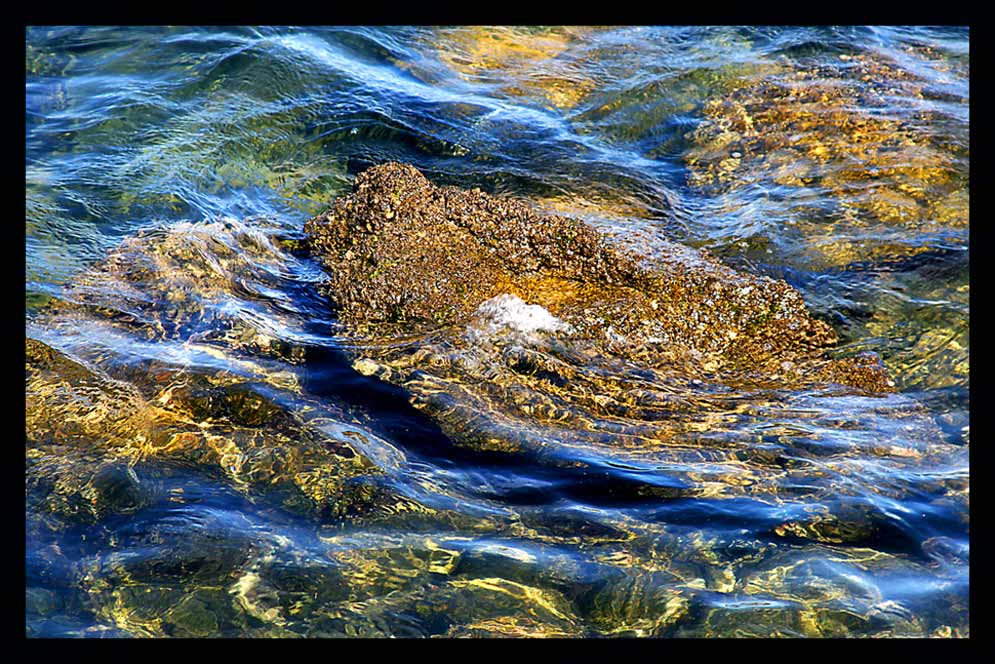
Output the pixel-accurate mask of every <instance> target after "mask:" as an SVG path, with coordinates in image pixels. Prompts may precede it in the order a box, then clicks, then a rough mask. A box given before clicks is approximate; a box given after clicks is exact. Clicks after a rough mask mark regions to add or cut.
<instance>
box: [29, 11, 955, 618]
mask: <svg viewBox="0 0 995 664" xmlns="http://www.w3.org/2000/svg"><path fill="white" fill-rule="evenodd" d="M25 62H26V102H27V107H26V147H27V161H26V168H25V186H26V201H27V206H26V219H25V223H26V247H25V251H26V259H27V272H26V275H25V291H26V316H27V321H26V336H27V337H28V338H29V339H34V340H37V341H40V342H42V343H44V344H45V345H47V346H48V347H49V348H51V349H55V350H56V351H58V352H59V353H61V355H59V354H55V355H47V354H46V353H47V352H48V351H46V350H44V347H41V346H31V347H29V352H34V353H35V357H36V358H37V357H42V358H43V359H41V360H37V361H34V363H33V364H32V363H31V362H29V367H28V371H27V374H26V390H27V408H28V430H27V432H26V433H27V447H26V475H27V482H26V511H25V521H26V536H27V538H26V561H25V563H26V579H27V588H26V598H27V614H26V630H27V633H28V635H30V636H213V635H223V636H295V635H305V636H364V635H368V636H387V635H396V636H497V635H527V636H597V635H622V636H637V635H640V636H641V635H655V636H769V635H784V636H889V635H895V636H902V635H913V636H919V635H931V636H964V635H967V634H968V633H969V626H968V621H969V613H968V588H969V576H968V564H969V556H970V545H969V538H968V527H969V518H968V505H969V464H968V449H969V448H968V445H969V430H970V428H969V415H968V406H969V378H968V366H969V338H968V321H969V302H968V299H969V279H968V256H967V254H968V251H967V249H968V242H969V229H968V189H967V179H968V172H969V153H968V136H969V131H968V129H969V115H968V102H969V97H968V77H969V60H968V35H967V30H966V29H954V28H943V29H939V28H937V29H921V28H894V27H891V28H843V29H829V28H819V29H800V28H731V27H718V28H690V27H679V28H652V27H636V28H610V29H595V28H542V29H540V28H534V29H529V28H515V29H503V28H490V29H485V28H447V29H432V28H398V29H395V28H391V29H385V28H377V29H366V28H358V27H350V28H338V29H335V28H328V29H320V28H306V29H296V28H259V29H234V28H228V29H206V28H203V29H190V28H169V29H165V28H155V29H140V28H124V29H112V28H94V27H88V28H38V29H30V30H29V31H28V35H27V44H26V58H25ZM386 160H398V161H403V162H408V163H411V164H414V165H415V166H417V167H418V168H419V169H421V170H422V171H423V172H424V173H425V174H426V176H428V177H429V178H430V179H432V180H433V181H435V182H439V183H446V184H455V185H459V186H462V187H467V188H469V187H480V188H481V189H483V190H485V191H488V192H490V193H495V194H513V195H520V196H526V197H529V198H531V199H532V200H534V201H536V202H537V203H539V204H540V205H542V206H544V207H546V208H548V209H550V210H557V211H560V212H563V213H565V214H571V215H574V216H579V217H582V218H584V219H586V220H587V221H589V222H590V223H591V224H592V225H594V226H596V227H597V228H599V229H601V230H603V231H605V232H608V233H611V234H613V235H614V236H616V239H617V240H618V241H619V242H621V243H623V244H624V243H626V242H629V241H631V242H636V241H639V242H645V239H646V238H654V237H659V238H668V239H670V240H674V241H679V242H682V243H685V244H688V245H691V246H694V247H698V248H706V249H708V250H709V251H710V252H711V253H712V254H713V255H715V256H717V257H719V258H720V259H722V260H723V261H724V262H726V263H727V264H729V265H731V266H733V267H736V268H737V269H741V270H745V271H748V272H752V273H755V274H762V275H767V276H773V277H777V278H781V279H784V280H786V281H787V282H788V283H789V284H791V285H792V286H794V287H795V288H797V289H798V290H799V291H800V292H801V293H802V295H803V296H804V298H805V301H806V302H807V304H808V306H809V308H810V310H811V311H812V312H813V313H814V314H815V315H816V316H817V317H819V318H821V319H822V320H825V321H827V322H828V323H830V324H831V325H832V326H833V327H834V328H835V329H836V331H837V332H838V333H839V335H840V337H841V339H842V344H841V345H840V347H839V348H838V349H837V350H836V351H834V352H836V353H838V354H839V355H841V356H847V355H852V354H854V353H857V352H859V351H874V352H876V353H878V354H879V355H880V356H881V358H882V359H883V361H884V363H885V365H886V366H887V368H888V369H889V371H890V372H891V376H892V377H893V379H894V381H895V383H896V388H897V392H896V393H894V394H887V395H873V394H864V393H860V392H855V391H853V390H846V389H840V388H839V387H838V386H836V387H832V386H831V387H827V388H825V389H806V390H794V391H792V390H789V389H776V388H775V387H770V388H763V387H754V388H749V389H747V388H744V387H742V386H731V385H726V384H722V383H721V382H716V383H714V384H712V383H709V382H707V381H706V382H705V383H702V382H701V381H698V382H696V383H693V384H692V383H691V382H690V381H688V380H682V378H681V376H674V375H661V374H660V373H659V372H657V373H654V372H652V371H649V370H647V369H645V368H641V367H639V366H629V365H626V364H624V363H618V362H611V361H608V360H604V359H603V358H601V359H596V358H592V357H591V356H589V355H585V354H584V353H583V352H582V350H583V349H578V348H573V347H569V346H565V345H563V344H562V343H559V342H558V341H557V338H556V334H555V332H556V331H557V330H558V329H559V328H558V325H559V324H558V322H557V321H556V320H555V319H554V318H552V317H551V316H550V314H549V312H546V311H544V310H539V309H536V308H533V309H530V308H528V307H526V306H525V304H524V303H521V302H515V301H514V300H511V299H508V298H505V299H502V300H498V301H495V302H491V303H489V305H488V306H487V307H484V308H482V311H481V314H480V316H479V319H478V320H477V321H476V322H475V323H474V324H473V325H471V328H469V329H467V330H466V331H465V334H457V335H452V334H448V333H447V334H444V335H441V336H439V335H435V336H433V335H428V336H426V337H422V338H415V339H409V340H404V341H403V342H402V341H397V340H395V341H396V344H395V345H393V346H391V347H389V348H384V347H380V346H377V345H376V344H369V343H366V342H364V340H362V339H359V340H357V339H356V338H355V337H354V336H352V335H350V334H348V330H345V329H343V328H342V326H341V325H340V324H339V323H338V321H337V320H336V318H335V314H334V311H332V310H331V309H330V307H329V305H328V302H327V300H325V298H324V297H323V296H322V295H320V292H319V289H318V288H317V286H318V284H320V283H321V282H322V280H323V274H322V270H321V268H320V266H319V265H318V263H317V262H315V261H314V260H312V259H310V258H308V257H307V256H306V255H304V254H303V253H302V252H300V251H299V250H298V247H299V244H300V241H301V240H302V238H303V225H304V222H305V221H306V220H307V218H308V217H310V216H312V215H314V214H317V213H318V212H321V211H322V210H324V209H325V208H326V207H327V205H328V204H329V202H330V201H331V200H332V199H334V198H335V197H336V196H339V195H343V194H345V193H347V192H348V191H349V186H350V182H351V180H352V178H353V177H354V176H355V174H356V173H357V172H359V171H362V170H363V169H365V168H366V167H368V166H371V165H374V164H377V163H381V162H383V161H386ZM39 348H41V349H43V350H38V349H39ZM32 349H34V350H32ZM357 358H380V359H379V360H378V362H379V364H378V363H377V362H375V361H374V360H370V359H362V360H357ZM384 358H386V359H384ZM412 358H414V359H412ZM405 363H414V366H415V367H416V368H417V369H418V373H417V374H412V375H413V376H414V378H406V379H405V380H394V381H384V380H380V378H383V377H385V376H386V373H389V372H390V371H397V368H398V367H399V366H402V365H404V366H406V365H405ZM549 367H558V368H557V369H555V370H551V369H549ZM385 372H386V373H385ZM562 375H569V376H570V377H571V378H570V380H569V381H566V382H565V381H563V380H560V379H559V377H560V376H562ZM482 378H485V379H484V380H482ZM391 383H398V384H401V385H402V386H403V389H401V388H398V387H396V386H395V385H392V384H391ZM606 384H611V385H622V386H623V387H625V389H626V390H628V391H627V392H625V393H626V394H628V395H630V396H631V397H632V400H631V401H628V402H625V403H622V402H614V403H610V399H606V398H604V395H603V394H602V395H600V397H599V396H598V395H599V390H600V389H601V388H602V387H603V386H604V385H606Z"/></svg>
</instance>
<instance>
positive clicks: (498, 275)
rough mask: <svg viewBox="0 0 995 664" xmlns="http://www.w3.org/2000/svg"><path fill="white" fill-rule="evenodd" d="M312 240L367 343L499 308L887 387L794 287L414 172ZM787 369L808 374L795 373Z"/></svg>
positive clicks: (659, 359) (627, 343) (314, 231)
mask: <svg viewBox="0 0 995 664" xmlns="http://www.w3.org/2000/svg"><path fill="white" fill-rule="evenodd" d="M387 211H390V213H391V215H392V216H391V217H390V218H388V216H387V214H386V213H387ZM305 232H306V233H307V236H308V239H309V242H310V244H311V248H312V251H313V252H314V254H315V255H316V256H317V257H318V258H319V260H320V261H321V262H322V264H323V265H324V267H325V269H326V270H327V272H328V274H329V283H328V284H327V285H326V286H325V289H326V291H327V294H328V296H329V297H330V298H331V300H332V301H333V302H334V304H335V305H336V306H337V308H338V315H339V318H340V321H342V322H343V323H345V324H346V326H347V327H348V328H350V330H352V331H353V332H354V333H355V334H357V335H360V336H367V337H372V338H380V339H383V338H391V337H394V338H403V337H405V336H410V335H417V334H425V333H428V332H430V331H433V330H437V329H439V328H442V327H445V326H457V327H459V326H466V325H468V324H469V323H470V322H471V320H473V319H474V318H478V319H479V318H487V317H488V316H490V317H491V318H495V312H497V318H498V319H503V320H504V321H505V323H507V322H508V321H511V322H512V326H513V327H515V326H517V327H518V328H519V330H525V329H526V328H529V329H532V328H535V329H543V328H545V331H558V332H561V333H563V334H564V335H565V336H568V337H571V338H575V339H578V340H583V341H585V342H588V343H589V345H590V346H591V347H592V349H593V350H594V351H596V352H602V353H612V354H614V355H617V356H619V357H622V358H625V359H627V360H638V361H639V362H643V363H647V364H649V365H650V366H660V365H661V364H670V365H671V366H675V365H679V366H680V370H681V371H682V372H683V373H684V374H686V375H688V376H689V377H695V376H698V375H701V374H702V373H713V372H714V371H716V370H717V369H719V367H723V368H724V373H725V374H726V375H727V376H728V375H738V376H739V377H740V378H742V377H749V378H751V379H753V380H755V381H756V380H759V381H763V380H764V379H772V380H775V381H777V382H778V384H785V383H790V384H797V383H799V382H802V383H803V382H806V381H809V382H811V381H813V380H815V381H819V382H839V383H843V384H847V385H852V386H856V387H860V388H862V389H867V390H870V391H887V390H888V389H889V386H888V382H887V381H888V378H887V376H886V374H885V372H884V370H883V368H882V367H880V366H879V365H876V364H875V363H874V361H871V360H868V359H867V358H861V359H841V360H835V361H833V362H826V361H825V359H824V358H823V357H822V356H821V352H822V351H823V350H824V349H826V348H829V347H831V346H833V345H834V344H835V343H836V342H837V337H836V334H835V333H834V332H833V330H832V329H831V328H830V327H829V326H828V325H827V324H826V323H824V322H822V321H819V320H817V319H815V318H813V317H812V316H811V315H809V313H808V312H807V311H806V309H805V305H804V302H803V301H802V298H801V296H800V295H799V293H798V292H797V291H795V290H794V289H793V288H791V287H790V286H788V285H787V284H786V283H784V282H783V281H776V280H773V279H769V278H766V277H759V276H753V275H749V274H744V273H741V272H736V271H734V270H732V269H730V268H728V267H726V266H724V265H722V264H720V263H719V262H717V261H716V260H714V259H713V258H711V257H710V256H708V255H707V254H706V253H704V252H698V251H695V250H692V249H690V248H687V247H684V246H681V245H676V244H670V243H665V245H666V246H665V247H663V248H662V249H661V248H660V247H656V246H655V247H652V248H650V247H647V248H646V252H643V253H640V252H638V251H637V250H636V249H634V248H628V249H622V248H621V247H619V246H617V245H615V244H613V243H612V242H611V241H610V240H609V239H608V238H607V237H605V236H603V235H601V234H599V233H598V232H597V231H595V230H594V229H593V228H591V227H589V226H588V225H586V224H585V223H583V222H581V221H578V220H575V219H571V218H567V217H562V216H558V215H545V214H541V213H540V212H538V210H537V209H536V208H535V207H533V206H532V205H530V204H529V203H528V202H526V201H523V200H518V199H513V198H503V197H494V196H490V195H488V194H485V193H482V192H479V191H465V190H462V189H458V188H456V187H440V186H435V185H433V184H432V183H431V182H429V181H428V180H427V179H426V178H425V177H424V176H423V175H422V174H421V173H420V172H419V171H418V170H417V169H415V168H414V167H412V166H407V165H403V164H398V163H388V164H383V165H380V166H377V167H374V168H371V169H369V170H367V171H365V172H364V173H362V174H360V175H359V177H358V178H357V180H356V183H355V187H354V192H353V193H352V194H351V195H349V196H346V197H343V198H340V199H339V200H337V201H336V202H335V203H334V204H333V206H332V208H331V209H330V210H329V211H328V212H326V213H324V214H321V215H319V216H317V217H314V218H312V219H311V220H309V221H308V223H307V224H306V226H305ZM651 251H652V252H653V253H654V255H655V256H656V257H654V258H650V252H651ZM661 254H662V255H663V258H659V256H660V255H661ZM498 310H500V311H498ZM523 316H524V318H523ZM506 327H507V325H506ZM785 362H791V363H792V365H793V366H794V365H797V366H798V367H799V369H798V370H797V371H794V372H791V373H790V374H786V375H782V374H781V372H780V367H781V365H782V364H784V363H785ZM362 366H363V367H367V366H369V365H368V363H364V364H363V365H362Z"/></svg>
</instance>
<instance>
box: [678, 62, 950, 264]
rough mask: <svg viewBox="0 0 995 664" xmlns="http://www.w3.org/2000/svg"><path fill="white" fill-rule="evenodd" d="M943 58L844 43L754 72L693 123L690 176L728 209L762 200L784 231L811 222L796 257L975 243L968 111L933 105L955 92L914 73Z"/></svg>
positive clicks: (839, 259) (889, 253) (905, 252)
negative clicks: (849, 49) (832, 51)
mask: <svg viewBox="0 0 995 664" xmlns="http://www.w3.org/2000/svg"><path fill="white" fill-rule="evenodd" d="M916 57H917V59H921V58H923V56H916ZM944 64H946V66H947V67H949V66H950V63H944V61H943V60H941V59H938V58H935V57H930V58H925V59H924V61H922V62H919V63H915V62H913V63H912V66H909V64H908V63H905V64H904V65H903V64H902V63H899V62H896V61H895V60H893V59H891V58H889V57H886V56H884V55H880V54H870V53H868V54H857V55H843V56H840V59H839V60H837V61H836V62H835V63H833V62H830V63H820V64H818V65H813V64H808V65H806V64H805V63H804V62H800V63H797V64H795V65H793V66H786V67H784V69H783V70H782V71H780V72H778V73H777V74H776V75H770V76H764V77H758V78H755V79H753V80H746V81H743V84H742V85H741V86H739V87H738V88H737V89H735V90H732V91H730V92H729V93H728V94H725V95H722V96H720V97H719V96H717V97H715V98H713V99H711V100H709V101H707V102H706V103H705V104H704V106H703V108H702V116H703V118H702V121H701V123H700V124H699V125H698V127H697V128H696V129H695V130H694V131H693V132H690V133H689V134H688V135H687V138H688V139H689V140H690V142H691V147H690V149H689V150H688V151H687V153H686V155H685V162H686V164H687V166H688V170H689V184H690V185H691V186H692V187H694V188H696V189H697V190H699V191H701V192H703V193H707V194H710V195H713V196H715V197H716V200H717V201H719V202H721V203H723V204H724V206H723V207H724V210H722V211H725V212H732V213H734V214H736V213H742V212H743V211H744V210H746V209H755V208H756V206H757V205H759V206H760V207H761V212H760V213H759V214H758V216H763V217H764V218H765V219H764V221H763V224H780V223H784V224H787V225H788V226H789V227H790V228H787V229H786V228H779V229H778V235H780V234H785V233H788V234H790V233H794V232H797V233H800V234H801V236H802V240H803V242H802V244H801V245H800V246H802V247H804V249H805V254H806V255H804V256H801V257H793V259H794V260H798V259H799V258H802V259H804V260H805V261H807V262H811V263H812V264H814V266H816V267H820V268H821V267H837V266H846V265H848V264H850V263H855V262H861V261H867V260H879V259H882V258H888V257H906V256H910V255H914V254H917V253H921V252H926V251H929V250H930V249H932V248H934V247H935V246H936V244H937V243H938V241H940V243H941V244H942V245H947V244H949V242H950V241H951V239H956V240H957V241H958V242H959V243H963V244H965V245H966V243H967V226H968V220H969V209H968V207H969V206H968V198H969V188H968V177H967V175H968V154H967V147H968V146H967V139H966V137H967V127H966V122H965V121H963V120H960V119H958V118H956V117H952V116H951V117H945V116H944V115H942V114H941V112H940V111H938V110H932V109H935V108H937V106H936V104H935V101H936V100H937V99H938V98H940V99H942V98H943V95H944V93H941V92H940V91H939V90H938V89H936V86H935V85H931V84H930V83H929V81H927V80H926V79H924V78H922V77H921V76H919V75H917V74H916V73H915V71H916V65H919V66H923V67H940V66H942V65H944ZM955 75H956V76H957V77H962V80H966V72H957V73H955ZM955 98H956V97H955ZM956 99H957V100H958V101H962V100H960V99H959V98H956ZM751 214H755V213H751ZM782 220H783V221H782ZM917 235H918V236H920V237H921V238H922V239H921V240H919V241H911V240H910V238H912V237H915V236H917ZM778 239H779V238H778V237H777V235H772V236H771V237H770V238H769V241H771V242H777V241H778ZM744 242H745V241H744ZM788 250H789V251H791V250H792V249H790V248H789V249H788Z"/></svg>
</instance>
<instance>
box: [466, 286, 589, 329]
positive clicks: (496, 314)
mask: <svg viewBox="0 0 995 664" xmlns="http://www.w3.org/2000/svg"><path fill="white" fill-rule="evenodd" d="M477 321H478V322H479V323H483V326H478V327H484V328H485V329H486V330H488V331H491V332H496V331H498V330H500V329H509V330H513V331H515V332H521V333H522V334H526V335H535V334H538V333H539V332H572V331H573V328H572V327H571V326H570V325H569V324H568V323H566V322H564V321H562V320H560V319H559V318H557V317H556V316H554V315H553V314H551V313H549V311H548V310H547V309H545V308H544V307H541V306H539V305H538V304H526V302H525V301H524V300H523V299H522V298H520V297H518V296H517V295H510V294H508V293H503V294H501V295H498V296H497V297H492V298H491V299H489V300H485V301H484V302H482V303H481V304H480V306H479V307H477Z"/></svg>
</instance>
